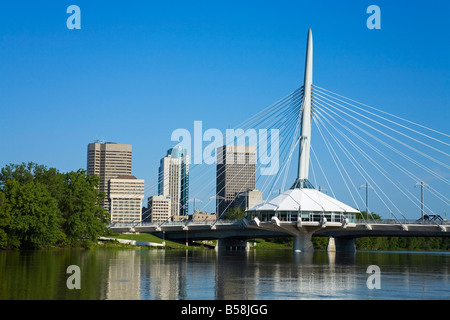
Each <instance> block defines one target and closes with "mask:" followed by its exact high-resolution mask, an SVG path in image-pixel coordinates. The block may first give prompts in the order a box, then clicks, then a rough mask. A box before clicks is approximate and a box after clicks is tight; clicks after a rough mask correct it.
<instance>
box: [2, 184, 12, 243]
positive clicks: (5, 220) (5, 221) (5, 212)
mask: <svg viewBox="0 0 450 320" xmlns="http://www.w3.org/2000/svg"><path fill="white" fill-rule="evenodd" d="M10 220H11V217H10V209H9V204H8V203H7V202H6V196H5V193H4V192H3V191H2V190H0V247H6V246H7V244H8V235H7V233H6V229H7V228H8V226H9V223H10Z"/></svg>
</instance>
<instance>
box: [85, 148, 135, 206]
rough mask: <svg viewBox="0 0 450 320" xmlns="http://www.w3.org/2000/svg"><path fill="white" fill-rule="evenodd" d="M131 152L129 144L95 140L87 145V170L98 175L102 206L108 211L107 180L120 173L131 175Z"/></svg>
mask: <svg viewBox="0 0 450 320" xmlns="http://www.w3.org/2000/svg"><path fill="white" fill-rule="evenodd" d="M131 152H132V147H131V145H130V144H118V143H113V142H106V143H104V142H99V141H96V142H94V143H89V145H88V156H87V172H88V174H90V175H97V176H99V177H100V185H99V190H100V192H103V193H104V194H105V200H104V201H103V204H102V207H103V208H105V209H107V210H108V211H109V210H110V208H109V201H108V182H109V180H110V179H114V178H117V177H118V176H120V175H126V176H127V175H128V176H131Z"/></svg>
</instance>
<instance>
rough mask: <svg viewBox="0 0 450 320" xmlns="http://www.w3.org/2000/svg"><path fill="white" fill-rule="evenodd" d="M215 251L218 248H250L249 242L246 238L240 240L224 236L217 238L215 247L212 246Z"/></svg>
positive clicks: (237, 249) (246, 249)
mask: <svg viewBox="0 0 450 320" xmlns="http://www.w3.org/2000/svg"><path fill="white" fill-rule="evenodd" d="M214 249H215V250H216V251H219V250H236V251H239V250H245V251H248V250H250V243H248V241H247V240H241V239H231V238H224V239H217V243H216V247H215V248H214Z"/></svg>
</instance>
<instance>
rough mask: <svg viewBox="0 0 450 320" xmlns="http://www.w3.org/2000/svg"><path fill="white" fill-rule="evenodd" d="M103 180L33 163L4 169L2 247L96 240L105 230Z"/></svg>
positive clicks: (1, 180) (1, 181)
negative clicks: (102, 205) (99, 186)
mask: <svg viewBox="0 0 450 320" xmlns="http://www.w3.org/2000/svg"><path fill="white" fill-rule="evenodd" d="M98 184H99V178H98V177H97V176H90V175H88V174H87V173H86V171H85V170H81V169H80V170H78V171H76V172H74V171H71V172H69V173H61V172H59V171H58V170H57V169H55V168H49V169H48V168H47V167H45V166H43V165H38V164H36V163H33V162H29V163H22V164H18V165H14V164H9V165H7V166H5V167H4V168H2V169H1V170H0V194H1V195H0V247H4V246H5V241H7V244H8V245H9V246H10V247H25V246H26V247H30V246H41V245H48V244H50V245H51V244H55V243H58V244H63V245H66V244H74V243H79V242H84V241H95V240H96V239H97V237H98V236H99V235H103V234H105V233H106V232H107V231H108V229H107V227H106V226H107V223H108V222H109V220H108V217H109V216H108V212H107V211H106V210H105V209H103V208H102V207H100V203H101V202H102V200H103V198H104V195H103V194H102V193H100V192H99V191H98Z"/></svg>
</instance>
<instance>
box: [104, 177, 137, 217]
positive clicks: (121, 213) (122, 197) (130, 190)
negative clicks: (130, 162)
mask: <svg viewBox="0 0 450 320" xmlns="http://www.w3.org/2000/svg"><path fill="white" fill-rule="evenodd" d="M143 199H144V180H140V179H136V177H134V176H128V175H120V176H118V177H117V178H115V179H110V180H109V183H108V200H109V206H110V214H111V222H123V223H128V222H133V223H139V222H141V221H142V200H143Z"/></svg>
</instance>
